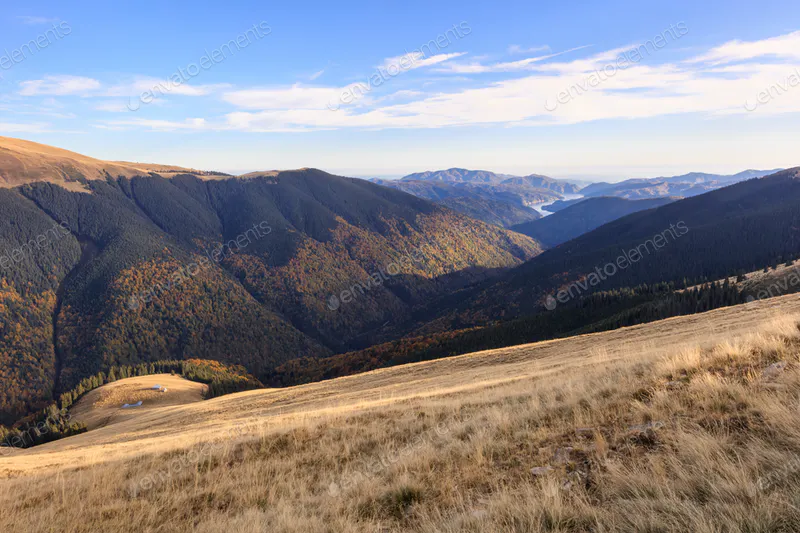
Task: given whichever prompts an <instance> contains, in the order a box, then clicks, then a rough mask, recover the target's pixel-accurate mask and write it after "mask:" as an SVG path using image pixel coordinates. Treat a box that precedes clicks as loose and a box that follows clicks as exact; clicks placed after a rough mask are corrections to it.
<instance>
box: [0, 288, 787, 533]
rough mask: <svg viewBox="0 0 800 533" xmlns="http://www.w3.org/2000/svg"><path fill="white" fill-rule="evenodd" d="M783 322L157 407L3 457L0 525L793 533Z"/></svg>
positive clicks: (558, 348) (677, 327)
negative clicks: (775, 532)
mask: <svg viewBox="0 0 800 533" xmlns="http://www.w3.org/2000/svg"><path fill="white" fill-rule="evenodd" d="M798 322H800V297H798V296H797V295H791V296H786V297H781V298H776V299H771V300H763V301H757V302H753V303H752V304H747V305H742V306H737V307H732V308H725V309H719V310H716V311H711V312H709V313H705V314H702V315H695V316H686V317H677V318H673V319H668V320H664V321H661V322H656V323H652V324H647V325H642V326H635V327H630V328H624V329H620V330H616V331H611V332H605V333H599V334H592V335H584V336H579V337H573V338H568V339H561V340H555V341H548V342H542V343H536V344H530V345H523V346H516V347H512V348H504V349H498V350H491V351H486V352H479V353H474V354H469V355H465V356H460V357H454V358H450V359H443V360H437V361H429V362H424V363H417V364H412V365H406V366H402V367H394V368H387V369H382V370H378V371H374V372H369V373H366V374H361V375H357V376H350V377H346V378H340V379H336V380H331V381H328V382H322V383H315V384H310V385H304V386H300V387H293V388H288V389H272V390H260V391H250V392H245V393H239V394H234V395H229V396H225V397H221V398H215V399H213V400H208V401H202V402H191V403H186V404H172V405H162V406H153V407H152V408H149V409H147V410H143V411H141V412H138V413H136V414H135V415H131V416H128V417H127V418H124V419H112V420H109V421H108V422H107V423H106V424H105V425H102V427H98V428H97V429H95V430H93V431H90V432H88V433H85V434H82V435H78V436H76V437H72V438H69V439H64V440H61V441H57V442H53V443H50V444H46V445H43V446H39V447H36V448H33V449H30V450H24V451H22V450H14V451H11V452H10V453H7V454H6V456H2V454H3V453H4V451H3V450H0V510H2V513H0V530H2V531H20V532H22V531H53V532H55V531H58V532H61V531H68V532H84V531H85V532H90V531H140V532H162V531H164V532H166V531H190V530H197V531H202V532H221V531H237V532H238V531H242V532H250V531H252V532H257V531H258V532H261V531H269V532H284V531H285V532H356V531H365V532H367V531H368V532H377V531H380V532H394V531H398V532H399V531H421V532H431V533H432V532H454V531H474V532H482V531H514V532H523V531H524V532H528V531H596V532H603V531H609V532H610V531H652V532H656V531H698V532H717V531H719V532H722V531H741V532H745V531H747V532H755V531H763V532H767V531H787V532H789V531H798V530H800V493H798V492H797V491H796V490H795V487H796V485H797V482H798V481H800V403H798V397H800V330H798ZM118 383H123V382H118ZM100 390H101V391H102V389H100Z"/></svg>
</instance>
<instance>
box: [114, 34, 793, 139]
mask: <svg viewBox="0 0 800 533" xmlns="http://www.w3.org/2000/svg"><path fill="white" fill-rule="evenodd" d="M796 38H797V36H796V35H795V34H790V35H786V36H781V37H776V38H773V39H766V40H764V41H754V42H746V43H745V42H741V41H732V42H730V43H725V44H723V45H720V46H718V47H715V48H712V49H710V50H709V51H708V52H707V53H705V54H700V55H697V56H695V57H690V58H688V59H685V60H680V61H676V60H674V59H673V60H672V61H670V62H665V59H660V57H661V56H658V55H657V54H661V53H662V52H653V54H652V57H650V58H649V59H648V61H642V62H639V61H633V62H629V63H627V64H626V65H625V66H624V68H622V67H619V68H614V69H613V75H610V76H606V78H605V79H604V80H602V83H594V82H593V81H592V80H593V78H592V76H597V75H598V72H604V71H607V67H608V66H609V65H618V61H619V58H620V55H624V54H626V53H629V52H630V51H631V47H623V48H618V49H613V50H606V51H602V52H598V53H596V54H593V55H589V56H586V57H579V58H576V59H574V60H571V61H566V60H563V58H562V60H560V61H553V59H555V58H556V57H560V56H561V55H563V54H565V53H566V51H565V52H561V53H558V54H550V55H548V56H541V57H533V58H528V59H523V60H521V61H514V62H508V63H496V64H489V65H479V67H480V68H478V69H473V70H472V72H507V71H508V72H511V71H514V72H517V71H519V72H523V73H524V74H523V75H522V77H509V79H504V80H499V81H492V82H480V83H479V82H477V81H474V80H472V81H471V82H470V81H469V80H467V81H465V82H463V83H464V84H467V83H468V82H469V85H468V86H466V87H465V85H460V87H462V88H461V89H460V90H453V91H449V92H443V91H442V90H441V89H440V90H439V91H438V92H435V93H430V92H427V93H426V92H421V91H416V90H412V89H403V90H400V91H396V92H394V93H390V94H388V95H380V96H379V95H370V98H364V99H363V100H359V101H358V105H354V106H348V107H347V108H341V109H340V110H339V111H337V112H333V111H330V110H329V108H328V107H327V104H328V103H329V102H330V101H331V99H332V98H337V97H339V96H340V95H341V94H342V90H343V88H342V87H318V86H315V87H312V86H305V85H302V84H295V85H293V86H289V87H278V88H252V89H239V90H234V91H227V92H223V94H222V100H223V101H224V102H227V103H228V104H231V105H232V106H233V107H234V108H235V109H234V110H233V111H231V112H228V113H227V114H224V115H223V116H218V117H216V118H209V119H208V120H207V121H204V122H198V120H197V119H191V120H189V121H182V122H181V121H177V122H175V121H146V120H139V121H127V122H125V123H124V124H123V123H120V122H117V123H116V126H117V127H121V126H125V127H144V128H149V129H161V130H186V131H192V130H237V131H253V132H287V131H313V130H333V129H346V128H361V129H386V128H440V127H452V126H461V125H480V124H495V125H505V126H540V125H553V124H575V123H580V122H587V121H595V120H606V119H617V120H619V119H642V118H650V117H655V116H664V115H675V114H686V113H696V114H704V115H707V116H719V115H730V114H744V113H747V110H746V109H745V106H744V104H745V102H746V101H747V100H748V98H750V99H752V98H753V97H755V96H756V95H757V94H759V91H764V90H765V89H767V88H768V87H770V86H773V85H775V84H776V83H782V82H783V80H785V79H789V78H788V77H789V76H791V75H792V73H793V72H795V71H796V69H800V56H795V55H794V51H793V49H792V43H794V39H796ZM581 48H585V47H581ZM798 50H800V48H798ZM571 51H577V49H574V50H571ZM441 55H446V56H450V55H451V54H441ZM434 57H436V56H433V57H432V58H428V59H433V58H434ZM664 57H666V56H664ZM669 57H670V58H672V57H673V56H669ZM390 59H392V58H390ZM394 59H397V58H394ZM387 61H388V60H387ZM445 61H446V60H445ZM452 66H453V64H448V67H452ZM450 72H453V70H450ZM456 72H458V71H456ZM798 72H800V71H798ZM517 76H519V75H517ZM418 81H420V82H423V81H424V80H418ZM418 86H419V85H417V87H418ZM439 87H441V85H440V86H439ZM562 93H566V94H570V95H571V97H570V98H569V101H568V102H567V103H565V104H564V105H561V106H559V107H558V108H557V109H552V110H550V109H548V108H546V102H548V101H552V100H553V99H555V98H556V97H557V95H559V94H562ZM759 112H760V113H762V112H763V113H764V114H765V115H766V114H783V113H800V87H798V88H797V89H795V90H794V92H786V93H785V95H784V96H782V97H781V98H773V99H772V100H771V101H770V103H769V105H768V106H764V107H763V109H762V108H759ZM113 125H114V124H112V123H108V124H106V126H107V127H111V126H113Z"/></svg>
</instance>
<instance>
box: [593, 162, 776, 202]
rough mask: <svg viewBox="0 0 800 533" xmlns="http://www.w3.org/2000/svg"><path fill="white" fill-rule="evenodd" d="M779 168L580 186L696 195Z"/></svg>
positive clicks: (635, 195)
mask: <svg viewBox="0 0 800 533" xmlns="http://www.w3.org/2000/svg"><path fill="white" fill-rule="evenodd" d="M781 170H783V169H774V170H745V171H743V172H739V173H737V174H731V175H723V174H706V173H703V172H690V173H688V174H683V175H681V176H672V177H661V178H647V179H629V180H625V181H620V182H617V183H605V182H600V183H592V184H590V185H588V186H586V187H584V188H583V189H581V194H582V195H583V196H619V197H622V198H627V199H630V200H636V199H643V198H661V197H668V196H682V197H689V196H697V195H698V194H703V193H706V192H709V191H713V190H715V189H719V188H720V187H725V186H728V185H732V184H734V183H739V182H741V181H746V180H750V179H754V178H761V177H764V176H768V175H770V174H775V173H776V172H780V171H781Z"/></svg>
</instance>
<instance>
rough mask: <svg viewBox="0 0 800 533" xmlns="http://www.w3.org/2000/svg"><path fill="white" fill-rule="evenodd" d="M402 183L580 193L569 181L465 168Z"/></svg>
mask: <svg viewBox="0 0 800 533" xmlns="http://www.w3.org/2000/svg"><path fill="white" fill-rule="evenodd" d="M400 181H442V182H447V183H471V184H489V185H500V184H505V185H509V186H512V185H517V186H524V187H534V188H538V189H550V190H552V191H556V192H558V193H561V194H576V193H578V191H580V186H579V185H576V184H574V183H572V182H570V181H569V180H559V179H555V178H551V177H549V176H543V175H541V174H530V175H527V176H513V175H510V174H498V173H495V172H490V171H488V170H467V169H464V168H450V169H447V170H433V171H427V172H419V173H416V174H409V175H408V176H405V177H403V178H401V179H400Z"/></svg>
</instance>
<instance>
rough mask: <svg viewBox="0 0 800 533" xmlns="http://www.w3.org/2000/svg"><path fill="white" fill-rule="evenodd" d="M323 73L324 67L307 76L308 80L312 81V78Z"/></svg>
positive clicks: (314, 78)
mask: <svg viewBox="0 0 800 533" xmlns="http://www.w3.org/2000/svg"><path fill="white" fill-rule="evenodd" d="M323 74H325V69H322V70H318V71H316V72H315V73H314V74H312V75H311V76H309V77H308V79H309V80H310V81H314V80H316V79H317V78H319V77H320V76H322V75H323Z"/></svg>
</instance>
